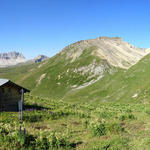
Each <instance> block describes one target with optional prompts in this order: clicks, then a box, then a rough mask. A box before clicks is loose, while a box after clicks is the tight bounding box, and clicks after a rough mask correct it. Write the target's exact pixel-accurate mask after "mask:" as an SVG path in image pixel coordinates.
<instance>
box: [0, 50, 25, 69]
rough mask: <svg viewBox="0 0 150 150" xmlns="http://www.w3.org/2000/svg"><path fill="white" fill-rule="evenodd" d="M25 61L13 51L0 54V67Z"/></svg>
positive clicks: (21, 55) (19, 54)
mask: <svg viewBox="0 0 150 150" xmlns="http://www.w3.org/2000/svg"><path fill="white" fill-rule="evenodd" d="M25 61H26V59H25V57H24V56H23V54H21V53H19V52H16V51H13V52H8V53H0V67H8V66H13V65H16V64H18V63H23V62H25Z"/></svg>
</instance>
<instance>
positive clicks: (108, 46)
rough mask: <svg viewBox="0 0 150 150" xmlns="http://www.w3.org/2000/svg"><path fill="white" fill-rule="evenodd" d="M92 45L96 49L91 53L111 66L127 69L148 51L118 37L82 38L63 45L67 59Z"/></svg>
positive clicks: (73, 58)
mask: <svg viewBox="0 0 150 150" xmlns="http://www.w3.org/2000/svg"><path fill="white" fill-rule="evenodd" d="M92 46H94V47H95V48H96V51H94V52H93V53H92V54H94V55H97V56H99V57H100V58H101V59H104V60H107V61H108V63H109V64H110V65H112V66H115V67H119V68H124V69H128V68H130V67H131V66H133V65H134V64H136V63H137V62H138V61H139V60H140V59H141V58H143V57H144V56H145V55H147V54H148V53H149V52H150V49H143V48H137V47H135V46H133V45H131V44H129V43H128V42H125V41H123V39H122V38H120V37H112V38H111V37H99V38H96V39H89V40H82V41H78V42H76V43H73V44H71V45H69V46H67V47H65V48H64V49H63V51H62V53H64V52H65V50H66V49H69V51H67V59H70V58H71V59H72V62H73V61H75V60H76V59H77V58H78V57H80V55H82V53H83V51H84V50H86V49H88V48H90V47H92Z"/></svg>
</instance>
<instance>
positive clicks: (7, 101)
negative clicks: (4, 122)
mask: <svg viewBox="0 0 150 150" xmlns="http://www.w3.org/2000/svg"><path fill="white" fill-rule="evenodd" d="M26 92H30V91H29V90H28V89H25V88H24V87H22V86H20V85H17V84H15V83H14V82H12V81H10V80H8V79H0V111H18V109H19V107H18V104H19V101H21V99H22V97H23V96H24V93H26Z"/></svg>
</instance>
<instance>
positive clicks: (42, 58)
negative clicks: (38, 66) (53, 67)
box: [33, 55, 49, 63]
mask: <svg viewBox="0 0 150 150" xmlns="http://www.w3.org/2000/svg"><path fill="white" fill-rule="evenodd" d="M48 58H49V57H47V56H45V55H39V56H37V57H36V58H34V60H33V61H34V62H35V63H39V62H43V61H45V60H47V59H48Z"/></svg>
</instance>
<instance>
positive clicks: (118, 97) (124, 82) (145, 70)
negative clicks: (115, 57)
mask: <svg viewBox="0 0 150 150" xmlns="http://www.w3.org/2000/svg"><path fill="white" fill-rule="evenodd" d="M149 64H150V55H147V56H146V57H145V58H143V59H142V60H141V61H140V62H139V63H137V64H136V65H134V66H133V67H131V68H130V69H129V70H121V69H116V72H115V73H114V74H112V75H111V74H109V73H108V74H106V75H105V76H104V77H103V78H102V80H100V81H97V82H96V83H94V84H92V85H90V86H88V87H86V88H83V89H80V90H76V91H73V92H70V93H69V94H68V95H66V96H65V97H64V99H67V100H68V101H70V100H71V101H81V102H83V101H91V102H92V101H93V102H94V101H97V102H99V101H101V102H123V103H126V102H130V103H136V102H141V103H147V104H149V102H150V101H149V99H150V92H149V91H150V87H149V85H150V78H149V77H150V70H149V66H150V65H149ZM86 93H88V95H87V94H86ZM134 95H137V96H135V97H134Z"/></svg>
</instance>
